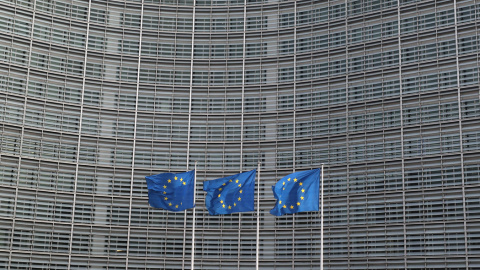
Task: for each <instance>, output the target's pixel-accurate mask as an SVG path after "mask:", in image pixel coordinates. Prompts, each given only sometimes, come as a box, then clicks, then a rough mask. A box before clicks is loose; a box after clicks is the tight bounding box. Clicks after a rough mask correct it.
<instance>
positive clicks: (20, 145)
mask: <svg viewBox="0 0 480 270" xmlns="http://www.w3.org/2000/svg"><path fill="white" fill-rule="evenodd" d="M36 4H37V2H36V0H34V1H33V8H32V24H31V29H30V43H29V50H28V59H27V61H28V62H27V66H26V68H27V74H26V75H27V76H26V79H25V93H24V99H23V114H22V120H21V121H22V127H21V133H20V143H19V148H18V166H17V176H16V180H15V181H16V185H15V198H14V204H13V218H12V229H11V234H10V236H11V237H10V247H9V255H8V269H10V267H11V263H12V251H13V236H14V233H15V223H16V217H17V203H18V186H19V182H20V168H21V164H22V149H23V140H24V137H25V136H24V135H25V114H26V112H27V100H28V98H27V96H28V83H29V81H30V70H31V67H30V66H31V62H32V48H33V33H34V28H35V9H36ZM12 45H13V43H12ZM35 196H37V194H35ZM35 199H36V198H35Z"/></svg>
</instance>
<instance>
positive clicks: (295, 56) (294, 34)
mask: <svg viewBox="0 0 480 270" xmlns="http://www.w3.org/2000/svg"><path fill="white" fill-rule="evenodd" d="M279 13H280V12H279ZM296 98H297V1H294V7H293V128H292V130H293V136H292V171H293V172H295V167H296V155H295V152H296V120H297V107H296ZM295 221H296V220H295V214H293V215H292V248H293V252H292V269H295V253H296V252H295Z"/></svg>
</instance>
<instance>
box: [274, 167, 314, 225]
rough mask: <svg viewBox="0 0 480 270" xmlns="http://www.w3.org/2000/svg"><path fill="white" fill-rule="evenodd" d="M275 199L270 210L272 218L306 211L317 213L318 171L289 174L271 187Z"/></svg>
mask: <svg viewBox="0 0 480 270" xmlns="http://www.w3.org/2000/svg"><path fill="white" fill-rule="evenodd" d="M272 190H273V195H274V196H275V199H277V201H276V203H275V206H274V207H273V209H272V210H270V214H272V215H274V216H282V215H284V214H294V213H298V212H306V211H318V208H319V207H318V201H319V190H320V169H313V170H309V171H300V172H295V173H292V174H289V175H287V176H285V177H283V178H282V179H280V180H279V181H278V182H277V183H276V184H275V186H272Z"/></svg>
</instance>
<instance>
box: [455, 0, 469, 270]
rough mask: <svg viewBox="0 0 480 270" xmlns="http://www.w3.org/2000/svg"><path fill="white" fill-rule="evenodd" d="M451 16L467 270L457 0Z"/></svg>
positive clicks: (466, 248) (466, 263)
mask: <svg viewBox="0 0 480 270" xmlns="http://www.w3.org/2000/svg"><path fill="white" fill-rule="evenodd" d="M453 15H454V21H455V64H456V68H457V99H458V132H459V137H460V138H459V140H460V141H459V143H460V170H461V172H462V207H463V231H464V239H465V267H466V269H468V265H469V263H468V234H467V207H466V201H465V168H464V164H463V162H464V156H463V132H462V100H461V98H462V96H461V89H460V60H459V59H458V55H459V51H458V22H457V16H458V14H457V0H455V1H453Z"/></svg>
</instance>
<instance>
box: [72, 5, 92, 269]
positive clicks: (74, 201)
mask: <svg viewBox="0 0 480 270" xmlns="http://www.w3.org/2000/svg"><path fill="white" fill-rule="evenodd" d="M91 8H92V1H91V0H89V1H88V10H87V30H86V33H85V37H86V38H85V53H84V59H83V76H82V90H81V91H82V92H81V101H80V119H79V123H78V142H77V156H76V158H75V176H74V186H73V204H72V221H71V227H70V240H69V247H68V268H67V269H68V270H70V267H71V266H70V264H71V261H72V245H73V243H72V242H73V228H74V221H75V206H76V199H77V182H78V170H79V166H78V164H79V162H80V143H81V139H82V119H83V103H84V98H85V83H86V82H85V80H86V73H87V59H88V35H89V32H90V11H91Z"/></svg>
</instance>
